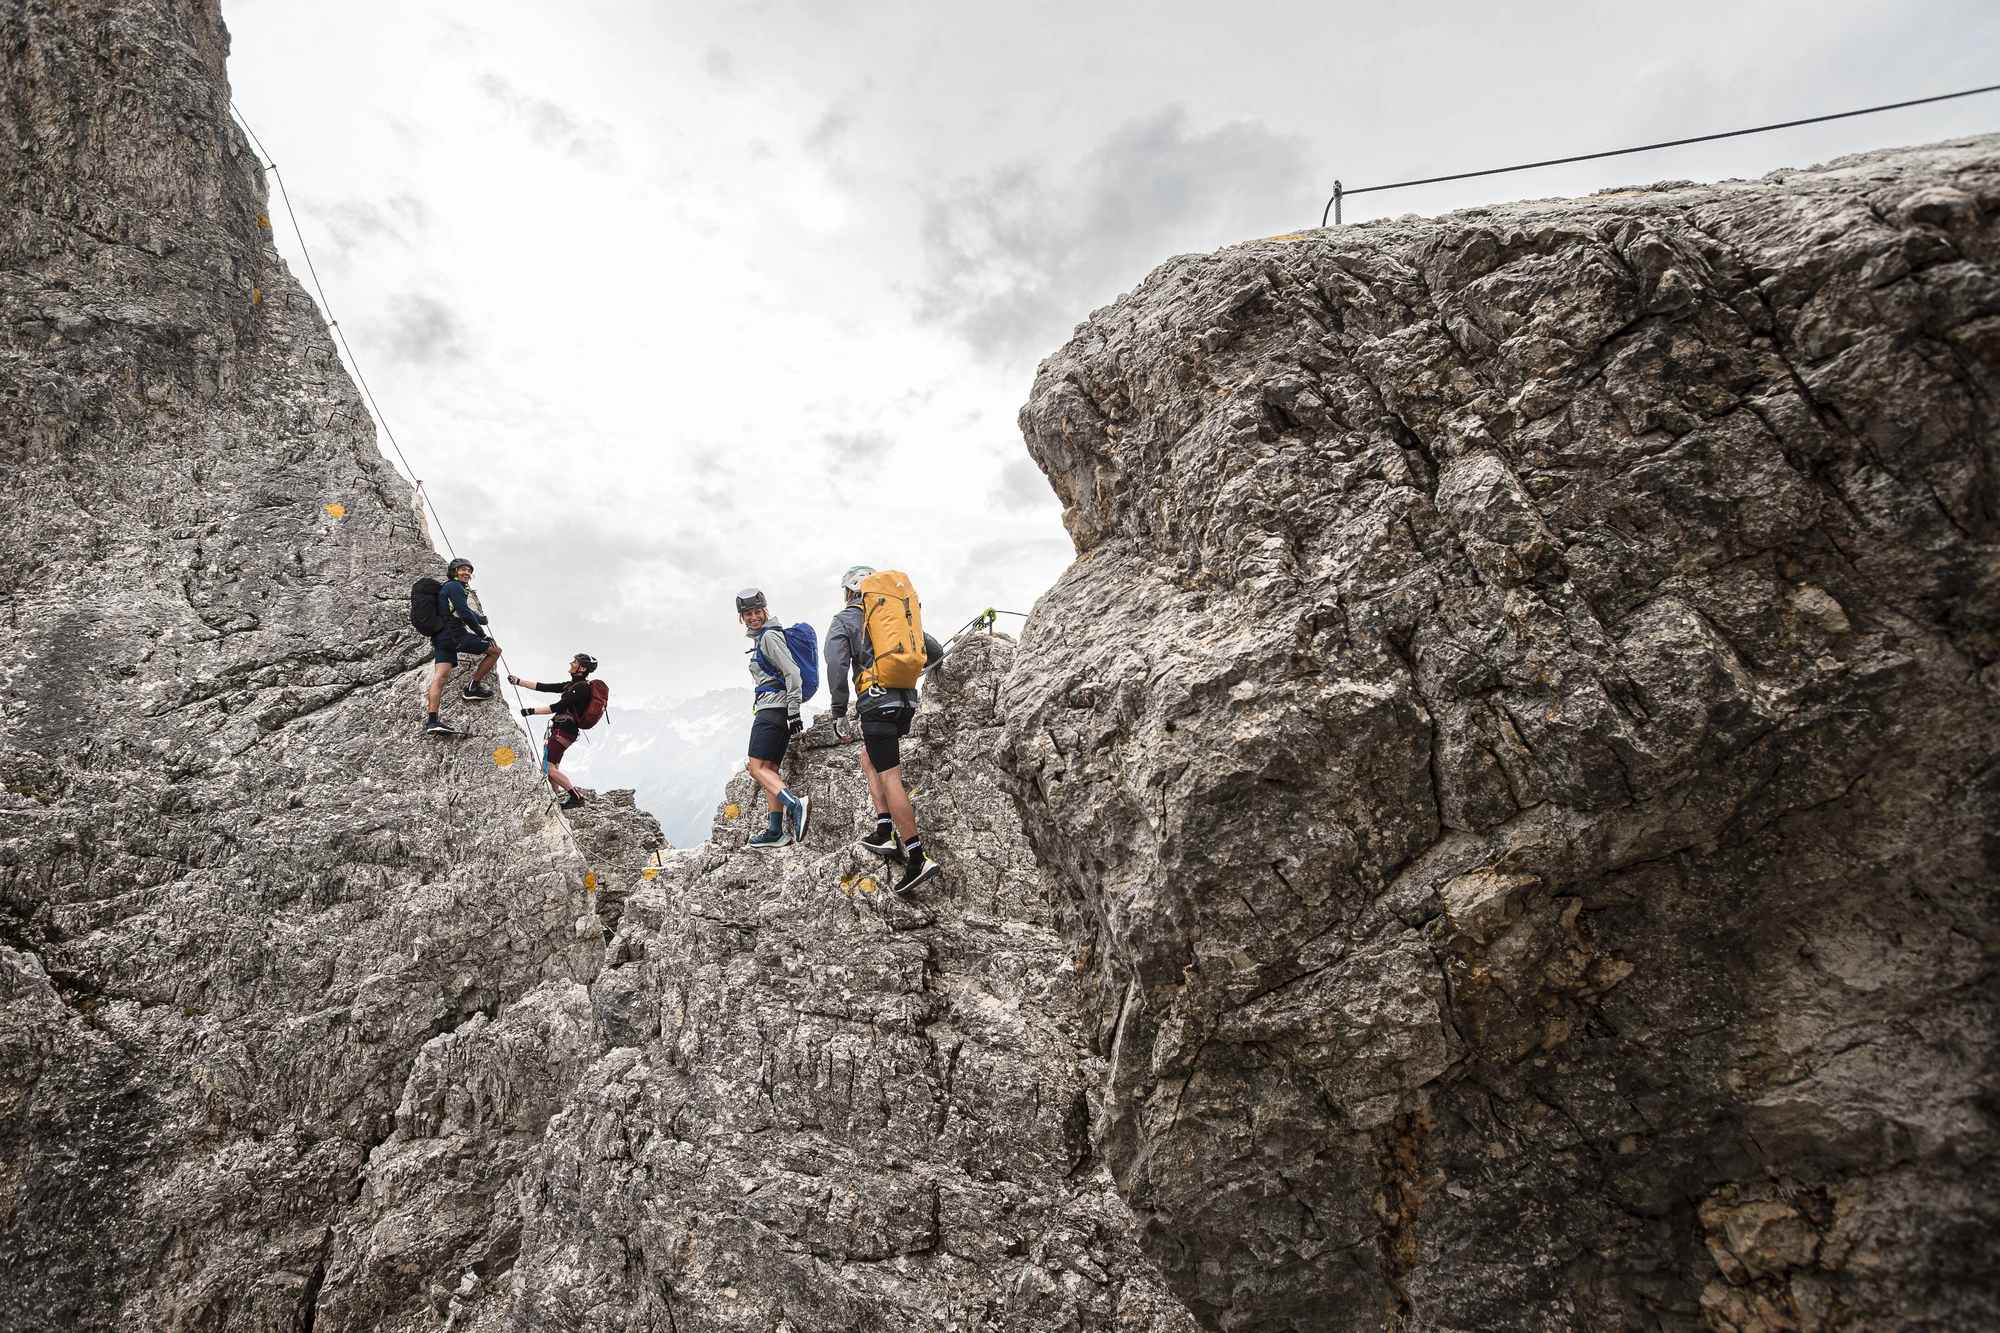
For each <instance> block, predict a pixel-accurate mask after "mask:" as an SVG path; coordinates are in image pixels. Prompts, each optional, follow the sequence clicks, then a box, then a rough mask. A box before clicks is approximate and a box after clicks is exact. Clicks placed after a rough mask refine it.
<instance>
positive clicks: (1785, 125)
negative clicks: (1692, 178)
mask: <svg viewBox="0 0 2000 1333" xmlns="http://www.w3.org/2000/svg"><path fill="white" fill-rule="evenodd" d="M1990 92H2000V83H1994V84H1988V85H1987V86H1986V87H1984V88H1967V89H1965V90H1964V91H1963V92H1956V93H1939V94H1938V95H1937V96H1936V97H1913V98H1911V99H1910V100H1909V101H1907V102H1885V103H1883V104H1882V105H1881V106H1865V107H1862V108H1861V109H1860V110H1859V111H1836V112H1834V113H1833V114H1832V115H1830V116H1807V117H1805V118H1804V119H1803V120H1781V121H1779V122H1778V123H1777V124H1775V125H1757V126H1753V127H1752V128H1750V129H1747V130H1725V131H1724V132H1722V133H1721V134H1697V135H1695V136H1694V137H1693V138H1690V139H1667V140H1663V141H1662V142H1660V143H1648V144H1640V145H1639V146H1638V147H1637V148H1613V149H1610V150H1609V151H1606V152H1602V153H1578V154H1577V155H1576V156H1574V157H1552V158H1548V159H1547V160H1545V161H1542V162H1523V163H1521V164H1520V165H1519V166H1514V167H1488V168H1487V169H1486V170H1484V171H1459V172H1453V173H1452V174H1451V175H1449V176H1426V177H1424V178H1423V179H1422V180H1413V181H1397V182H1395V183H1394V184H1393V185H1363V186H1361V187H1360V188H1359V189H1354V190H1349V189H1344V188H1342V186H1341V184H1340V182H1339V181H1335V182H1334V186H1333V197H1332V198H1330V199H1328V200H1327V201H1326V208H1325V209H1324V210H1323V211H1322V212H1321V213H1320V216H1319V225H1320V226H1322V227H1324V226H1325V225H1326V219H1327V214H1328V213H1331V212H1332V211H1333V210H1334V209H1335V208H1336V207H1337V206H1338V205H1339V203H1340V201H1341V200H1343V199H1345V198H1346V197H1347V196H1348V195H1350V194H1374V193H1375V192H1377V191H1378V190H1406V189H1408V188H1410V187H1411V186H1413V185H1436V184H1438V183H1439V182H1441V181H1462V180H1471V179H1472V178H1474V177H1475V176H1502V175H1505V174H1506V173H1508V172H1510V171H1532V170H1533V169H1535V168H1536V167H1557V166H1561V165H1563V164H1564V163H1566V162H1591V161H1595V160H1596V159H1598V158H1600V157H1623V156H1625V155H1626V154H1628V153H1650V152H1652V151H1653V150H1655V149H1658V148H1679V147H1681V146H1682V145H1684V144H1691V143H1709V142H1712V141H1714V140H1716V139H1736V138H1741V137H1742V136H1743V135H1746V134H1765V133H1768V132H1770V131H1771V130H1789V129H1791V128H1793V127H1794V126H1798V125H1818V124H1820V123H1822V122H1824V121H1829V120H1847V119H1848V118H1850V117H1853V116H1872V115H1874V114H1875V113H1876V112H1878V111H1896V110H1899V109H1901V108H1903V107H1906V106H1926V105H1928V104H1929V103H1932V102H1949V101H1951V100H1953V99H1954V98H1959V97H1975V96H1977V95H1978V94H1980V93H1990ZM1335 221H1336V222H1338V221H1339V220H1338V219H1337V218H1336V219H1335Z"/></svg>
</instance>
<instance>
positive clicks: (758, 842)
mask: <svg viewBox="0 0 2000 1333" xmlns="http://www.w3.org/2000/svg"><path fill="white" fill-rule="evenodd" d="M791 840H792V835H791V834H789V833H783V832H779V833H773V832H772V831H771V830H770V829H765V830H764V831H763V832H762V833H759V834H758V835H757V836H756V837H754V838H752V839H750V841H749V842H746V843H744V844H743V845H744V846H745V847H755V848H756V849H757V850H758V851H760V852H775V851H777V850H778V848H780V847H783V846H785V845H787V844H788V843H790V842H791Z"/></svg>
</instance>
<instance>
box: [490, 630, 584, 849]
mask: <svg viewBox="0 0 2000 1333" xmlns="http://www.w3.org/2000/svg"><path fill="white" fill-rule="evenodd" d="M595 670H597V659H596V658H594V657H592V656H591V655H590V654H589V653H578V654H577V655H576V656H575V657H572V658H570V660H569V679H568V680H566V681H562V682H560V683H558V684H554V685H544V684H542V683H541V682H540V681H535V680H522V679H521V678H520V677H519V676H509V677H507V683H508V684H510V685H517V686H519V687H521V688H522V689H525V690H539V691H540V692H542V693H543V694H560V695H561V696H562V698H560V699H558V700H556V701H555V702H554V703H552V704H544V705H542V706H541V707H540V708H523V709H522V710H521V716H522V717H531V716H533V715H534V714H536V713H548V714H550V715H551V717H550V720H549V735H548V740H547V741H546V742H545V744H544V745H543V748H542V757H543V759H544V760H545V761H546V765H545V771H546V772H547V773H548V775H549V785H550V786H551V787H553V788H555V789H556V790H557V791H560V792H568V793H569V795H568V797H567V798H566V799H565V800H564V801H563V803H562V808H563V809H565V810H574V809H576V808H577V807H578V806H580V805H582V804H583V793H582V792H580V791H578V790H577V789H576V784H575V783H574V782H571V781H570V780H569V777H568V775H567V774H565V773H564V772H563V771H562V757H563V753H564V752H565V751H567V750H568V749H569V747H570V746H572V745H574V744H576V738H577V734H578V727H579V726H580V725H581V720H582V718H583V715H584V713H585V712H586V711H588V709H589V708H590V673H591V672H593V671H595Z"/></svg>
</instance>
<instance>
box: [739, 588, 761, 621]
mask: <svg viewBox="0 0 2000 1333" xmlns="http://www.w3.org/2000/svg"><path fill="white" fill-rule="evenodd" d="M760 606H761V607H765V608H766V609H767V610H768V609H769V604H768V603H766V602H765V601H764V590H763V589H762V588H745V589H744V590H743V591H742V592H739V593H737V594H736V614H737V615H739V616H740V615H742V614H743V613H744V612H745V611H755V610H756V609H757V608H758V607H760Z"/></svg>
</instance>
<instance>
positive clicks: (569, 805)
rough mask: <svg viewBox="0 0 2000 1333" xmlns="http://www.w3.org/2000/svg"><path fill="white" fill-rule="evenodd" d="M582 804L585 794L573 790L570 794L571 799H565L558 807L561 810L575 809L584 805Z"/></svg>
mask: <svg viewBox="0 0 2000 1333" xmlns="http://www.w3.org/2000/svg"><path fill="white" fill-rule="evenodd" d="M582 804H583V794H582V793H581V792H574V791H573V792H571V793H570V794H569V799H568V800H566V801H564V802H563V803H562V804H561V805H560V806H558V807H556V808H557V809H559V810H575V809H577V808H579V807H580V806H582Z"/></svg>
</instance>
